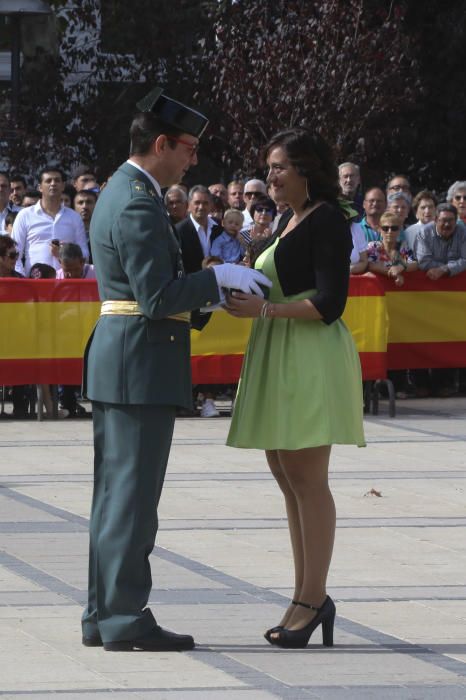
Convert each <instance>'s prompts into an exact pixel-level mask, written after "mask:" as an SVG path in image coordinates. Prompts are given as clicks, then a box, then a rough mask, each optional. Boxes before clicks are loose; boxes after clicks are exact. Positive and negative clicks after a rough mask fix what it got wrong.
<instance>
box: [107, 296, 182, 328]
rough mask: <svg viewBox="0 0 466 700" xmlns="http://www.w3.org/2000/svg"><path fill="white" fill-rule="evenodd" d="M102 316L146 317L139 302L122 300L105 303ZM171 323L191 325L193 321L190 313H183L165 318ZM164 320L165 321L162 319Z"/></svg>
mask: <svg viewBox="0 0 466 700" xmlns="http://www.w3.org/2000/svg"><path fill="white" fill-rule="evenodd" d="M100 315H101V316H144V313H143V312H142V309H141V307H140V306H139V304H138V303H137V301H126V300H125V299H122V300H120V301H110V300H108V301H103V302H102V306H101V308H100ZM165 318H169V319H170V320H171V321H183V322H184V323H189V322H190V320H191V314H190V312H189V311H183V312H181V313H179V314H171V315H170V316H165ZM161 320H164V319H161Z"/></svg>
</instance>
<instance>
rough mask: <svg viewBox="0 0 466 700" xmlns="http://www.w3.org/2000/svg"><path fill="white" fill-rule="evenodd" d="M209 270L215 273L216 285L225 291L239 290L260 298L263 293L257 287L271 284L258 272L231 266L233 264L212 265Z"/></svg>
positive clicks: (240, 266) (241, 266) (239, 266)
mask: <svg viewBox="0 0 466 700" xmlns="http://www.w3.org/2000/svg"><path fill="white" fill-rule="evenodd" d="M211 269H212V270H213V271H214V272H215V277H216V278H217V284H218V286H219V287H220V289H221V288H222V287H225V288H226V289H241V291H242V292H245V293H246V294H257V295H258V296H260V297H263V296H264V292H263V291H262V289H261V288H260V287H259V284H262V285H263V286H264V287H271V286H272V282H271V281H270V280H269V279H268V277H266V276H265V275H263V274H262V272H259V271H258V270H251V268H249V267H244V266H243V265H233V263H223V265H212V267H211Z"/></svg>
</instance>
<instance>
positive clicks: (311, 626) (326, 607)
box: [270, 596, 335, 649]
mask: <svg viewBox="0 0 466 700" xmlns="http://www.w3.org/2000/svg"><path fill="white" fill-rule="evenodd" d="M296 604H297V605H301V606H302V607H303V608H308V610H315V611H316V613H317V614H316V615H315V616H314V617H313V618H312V620H311V621H310V622H309V623H308V624H307V625H305V626H304V627H302V628H301V629H299V630H288V629H286V627H284V628H283V629H281V630H278V634H277V637H271V640H270V643H271V644H275V645H276V646H279V647H282V648H283V649H304V648H305V647H307V645H308V643H309V639H310V638H311V634H312V633H313V632H314V630H315V629H316V627H318V626H319V625H322V643H323V645H324V647H333V625H334V622H335V604H334V602H333V600H332V599H331V598H330V596H327V597H326V599H325V601H324V603H323V604H322V605H321V606H320V608H316V607H315V606H314V605H308V604H307V603H300V602H299V601H297V602H296Z"/></svg>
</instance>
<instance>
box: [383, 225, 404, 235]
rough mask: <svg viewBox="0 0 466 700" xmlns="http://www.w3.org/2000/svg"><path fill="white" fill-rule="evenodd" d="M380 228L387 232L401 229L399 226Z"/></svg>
mask: <svg viewBox="0 0 466 700" xmlns="http://www.w3.org/2000/svg"><path fill="white" fill-rule="evenodd" d="M380 228H381V229H382V231H384V232H385V233H387V232H388V231H399V230H400V227H399V226H381V227H380Z"/></svg>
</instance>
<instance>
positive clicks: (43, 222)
mask: <svg viewBox="0 0 466 700" xmlns="http://www.w3.org/2000/svg"><path fill="white" fill-rule="evenodd" d="M64 187H65V177H64V175H63V173H62V172H61V170H60V169H59V168H57V167H55V166H47V167H45V168H43V170H41V172H40V173H39V187H38V189H39V192H40V193H41V199H40V200H39V201H38V202H37V204H34V205H33V206H31V207H27V208H25V209H22V210H21V211H20V212H19V214H18V216H17V217H16V220H15V223H14V225H13V233H12V238H13V239H14V240H15V241H16V245H17V247H18V252H19V259H18V263H17V265H16V270H17V271H18V272H20V273H21V274H24V275H26V277H27V276H28V275H29V270H30V269H31V266H32V265H34V263H46V264H47V265H51V266H52V267H54V268H55V269H56V270H58V269H59V268H60V263H59V261H58V250H59V244H60V243H77V244H78V245H79V246H80V247H81V250H82V252H83V255H84V257H85V258H86V259H88V258H89V248H88V245H87V236H86V231H85V228H84V224H83V221H82V219H81V217H80V216H79V214H78V213H77V212H75V211H74V210H73V209H70V208H69V207H65V206H63V204H62V201H61V195H62V192H63V190H64ZM57 242H58V243H57ZM23 256H24V259H25V263H24V267H23V262H22V259H23Z"/></svg>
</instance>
